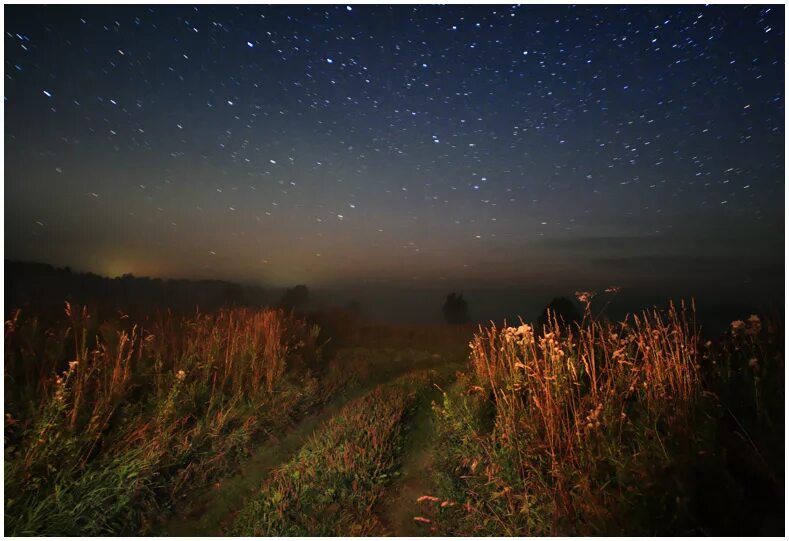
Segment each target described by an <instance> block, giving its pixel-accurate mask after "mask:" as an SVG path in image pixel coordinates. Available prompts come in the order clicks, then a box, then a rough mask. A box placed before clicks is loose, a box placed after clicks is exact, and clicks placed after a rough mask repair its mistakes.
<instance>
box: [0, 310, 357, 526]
mask: <svg viewBox="0 0 789 541" xmlns="http://www.w3.org/2000/svg"><path fill="white" fill-rule="evenodd" d="M65 316H66V317H65V319H64V320H63V321H62V322H61V323H60V324H59V325H56V326H53V327H51V328H46V329H45V328H44V325H42V324H41V323H40V322H39V320H38V319H37V318H35V317H30V316H26V315H24V314H22V313H21V312H19V311H17V312H15V313H14V314H13V315H12V317H11V318H10V319H9V320H8V321H7V322H6V326H5V366H4V370H5V391H6V394H5V396H6V401H5V412H6V416H5V459H6V460H5V474H6V485H5V491H6V492H5V493H6V500H5V504H6V505H5V524H6V533H7V534H11V535H31V534H37V535H47V534H58V535H98V534H120V533H134V534H137V533H141V532H145V531H149V528H150V526H151V525H152V523H151V520H152V518H153V517H154V516H156V515H157V514H159V513H160V512H161V511H166V510H167V509H168V508H169V507H170V506H171V505H172V503H173V501H174V500H175V499H176V498H177V497H178V496H179V495H181V494H182V493H183V492H184V490H187V489H190V488H194V487H197V486H202V485H205V484H206V483H208V482H209V481H210V480H211V479H212V478H214V477H216V476H217V475H218V474H220V473H221V472H224V471H226V470H227V469H229V468H231V467H233V466H234V465H235V464H236V463H237V461H238V459H239V458H240V456H242V455H244V454H245V453H247V452H248V451H249V448H250V446H251V444H252V442H253V440H254V438H256V437H257V436H259V435H261V434H264V433H266V432H270V431H273V430H275V429H276V428H277V427H283V426H284V425H285V424H288V423H290V422H291V421H292V419H294V418H296V417H299V416H301V415H303V414H305V413H306V412H307V411H308V410H310V409H311V408H313V407H314V406H315V405H317V404H319V403H321V402H323V401H325V400H327V399H328V397H330V396H331V395H332V394H333V393H335V392H336V391H337V390H338V389H339V387H340V386H341V385H343V380H344V377H345V376H344V374H343V373H342V372H341V371H339V370H327V367H326V366H324V365H323V363H321V362H320V346H319V344H318V329H317V328H315V327H313V326H309V325H307V324H306V323H305V321H303V320H301V319H299V318H296V317H293V316H292V315H290V314H287V313H284V312H282V311H281V310H249V309H227V310H222V311H220V312H218V313H215V314H196V315H195V316H193V317H175V316H172V315H169V314H167V313H164V314H159V315H157V316H156V317H152V318H150V319H148V320H146V321H145V322H144V323H145V325H140V324H135V323H133V322H131V321H129V318H128V317H127V316H124V315H119V317H118V318H117V319H115V320H114V321H102V322H98V321H95V320H94V319H93V318H92V317H91V315H90V314H89V313H88V311H87V310H86V309H81V308H77V307H72V306H70V305H68V304H67V305H66V310H65ZM320 375H323V376H324V377H323V378H322V381H321V383H320V384H319V383H318V379H317V377H318V376H320Z"/></svg>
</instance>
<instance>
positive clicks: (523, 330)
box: [515, 325, 532, 336]
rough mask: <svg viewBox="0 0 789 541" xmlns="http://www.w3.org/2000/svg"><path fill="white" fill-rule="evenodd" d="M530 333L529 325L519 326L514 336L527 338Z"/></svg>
mask: <svg viewBox="0 0 789 541" xmlns="http://www.w3.org/2000/svg"><path fill="white" fill-rule="evenodd" d="M531 333H532V328H531V325H521V326H520V327H518V330H517V331H515V334H517V335H519V336H529V335H530V334H531Z"/></svg>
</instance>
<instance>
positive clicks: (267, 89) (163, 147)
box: [4, 5, 785, 320]
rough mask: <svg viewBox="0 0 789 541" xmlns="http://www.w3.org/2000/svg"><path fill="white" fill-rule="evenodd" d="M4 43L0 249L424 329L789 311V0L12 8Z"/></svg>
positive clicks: (35, 258) (23, 257) (20, 255)
mask: <svg viewBox="0 0 789 541" xmlns="http://www.w3.org/2000/svg"><path fill="white" fill-rule="evenodd" d="M4 41H5V91H4V92H5V257H6V259H14V260H27V261H44V262H48V263H51V264H55V265H62V266H64V265H70V266H71V267H72V268H75V269H79V270H85V271H93V272H96V273H99V274H105V275H109V276H117V275H120V274H123V273H128V272H131V273H134V274H135V275H148V276H160V277H189V278H222V279H228V280H233V281H238V282H242V283H255V284H262V285H266V286H271V287H280V288H281V287H285V286H292V285H295V284H299V283H303V284H307V285H308V286H309V287H310V289H311V290H313V291H316V292H321V291H322V292H323V293H324V295H325V296H326V297H325V298H327V299H333V300H336V301H337V302H343V300H347V299H351V298H355V299H357V300H359V301H361V302H362V303H363V304H366V305H367V307H368V309H369V312H371V313H372V314H374V315H375V314H378V315H380V314H383V313H388V314H392V313H399V314H401V315H402V314H409V315H408V317H410V318H411V319H414V320H417V319H429V318H432V317H434V316H435V313H437V312H438V310H439V308H440V304H441V301H442V300H443V297H444V296H445V295H446V293H448V292H449V291H463V292H464V294H465V296H466V298H467V299H468V300H469V307H470V310H471V313H472V316H473V317H474V318H475V319H478V320H483V319H486V318H499V317H503V316H510V317H511V316H512V315H514V314H517V313H520V314H523V315H526V316H528V315H533V314H535V313H536V312H537V311H538V310H539V309H540V308H541V307H542V306H543V305H544V304H545V303H546V302H547V301H548V300H550V299H551V298H552V297H554V296H559V295H564V296H572V294H573V292H574V291H575V290H577V289H595V288H603V287H605V286H608V285H621V286H622V287H623V288H624V289H623V299H626V300H627V299H629V302H631V303H632V305H633V306H641V305H643V304H644V303H650V302H660V301H665V300H667V299H668V298H670V297H673V298H678V297H679V296H689V295H695V296H696V297H697V298H698V299H699V300H700V302H701V301H702V300H703V301H704V302H706V303H707V307H714V306H718V305H723V304H727V303H728V304H732V305H733V304H738V303H739V304H749V305H750V304H764V303H767V302H769V301H770V300H774V301H775V302H776V303H780V304H781V305H782V304H783V296H784V160H785V156H784V7H783V6H772V7H771V6H764V5H762V6H750V7H743V6H724V7H704V6H657V7H649V6H625V5H619V6H611V7H599V6H552V7H529V6H520V7H510V6H459V5H454V6H419V7H414V6H382V7H375V6H363V5H353V6H346V5H338V6H290V7H285V6H268V7H266V6H251V5H247V6H241V7H214V6H197V7H189V6H177V7H168V6H153V7H149V6H128V7H77V6H50V7H19V6H6V7H5V40H4ZM742 315H744V316H747V314H742ZM404 317H405V316H404Z"/></svg>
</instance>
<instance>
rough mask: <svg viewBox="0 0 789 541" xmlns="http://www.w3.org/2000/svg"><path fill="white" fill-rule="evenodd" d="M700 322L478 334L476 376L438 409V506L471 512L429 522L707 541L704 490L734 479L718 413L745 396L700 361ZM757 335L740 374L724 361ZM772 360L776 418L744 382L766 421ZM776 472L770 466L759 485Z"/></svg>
mask: <svg viewBox="0 0 789 541" xmlns="http://www.w3.org/2000/svg"><path fill="white" fill-rule="evenodd" d="M756 319H757V320H758V318H756ZM693 321H694V318H693V311H692V310H688V309H686V307H685V306H684V305H683V306H681V307H680V308H679V309H677V308H675V307H674V306H673V305H672V306H671V308H670V309H669V310H668V311H666V312H665V313H661V312H658V311H657V310H653V311H650V312H645V313H643V314H641V315H639V316H634V317H629V318H627V319H626V320H624V321H622V322H619V323H609V322H602V321H595V320H594V319H593V318H592V317H591V314H590V313H589V311H587V313H586V317H585V319H584V321H583V322H582V323H581V324H580V325H578V326H576V327H575V328H566V327H563V326H562V325H559V324H558V323H557V322H556V320H555V319H552V321H551V323H550V324H548V325H546V326H545V328H544V329H543V330H542V332H541V333H537V332H536V331H535V329H534V328H533V327H532V326H530V325H526V324H521V325H520V326H518V327H506V326H505V327H504V328H497V327H496V326H495V325H491V326H490V327H487V328H480V330H479V332H478V333H477V334H476V335H475V336H474V338H473V340H472V341H471V343H470V367H469V373H468V374H466V375H465V376H464V377H462V378H461V380H460V382H459V384H458V386H457V388H456V389H455V391H454V392H453V393H448V394H446V395H445V398H444V403H443V405H442V406H441V407H436V413H437V415H438V418H439V423H438V425H439V435H438V437H439V440H440V445H439V449H440V450H441V451H440V453H439V455H440V456H439V461H438V464H439V468H438V470H439V476H438V491H439V495H440V496H441V500H442V501H450V502H456V503H459V504H462V505H446V506H444V507H443V508H436V509H433V510H432V513H433V515H434V516H435V521H436V523H437V524H438V525H439V527H440V528H442V531H443V533H449V534H461V533H462V534H480V533H493V534H504V535H535V534H541V535H555V534H563V535H583V534H586V535H590V534H601V533H603V534H609V535H610V534H642V535H649V534H655V533H663V534H675V533H710V531H712V530H710V528H714V527H715V525H714V523H713V524H710V522H709V521H708V520H707V519H706V518H705V517H703V516H702V515H703V513H702V512H700V511H699V508H700V507H703V503H701V502H700V500H701V499H703V498H704V497H705V494H701V493H702V492H704V491H705V490H713V491H714V490H715V489H714V488H713V487H712V479H710V480H709V481H708V484H707V485H705V484H704V483H705V482H704V481H698V480H696V479H695V477H696V476H697V475H700V474H701V473H704V474H706V475H714V472H715V471H725V470H726V465H725V460H726V459H725V457H723V456H722V453H721V451H720V447H719V446H718V444H719V435H720V433H721V416H720V411H721V410H722V409H723V408H724V407H725V404H726V403H727V402H726V401H727V400H730V399H731V398H732V397H733V396H740V395H741V394H742V393H741V389H740V388H739V387H738V388H737V389H736V390H735V389H732V388H729V387H728V382H731V376H730V375H725V374H722V372H721V370H720V366H713V365H712V363H713V362H716V361H713V360H712V357H711V356H710V352H709V351H707V352H706V354H705V353H704V352H703V351H702V348H700V346H701V344H700V339H699V333H698V331H697V329H696V327H695V324H694V322H693ZM755 321H756V320H751V326H749V327H747V328H748V329H750V330H753V329H752V326H753V325H755V324H756V323H755ZM749 332H750V331H749ZM757 335H758V333H757V332H751V334H750V336H747V337H745V336H739V335H738V334H735V335H733V336H729V338H728V339H727V341H726V345H724V346H722V349H723V351H722V353H723V355H722V357H723V358H725V359H727V361H726V364H727V366H728V365H729V364H733V363H738V362H739V363H742V361H741V360H740V359H737V358H735V357H734V356H733V355H732V354H731V352H730V351H728V350H727V349H726V348H731V347H737V348H745V349H748V351H751V349H753V348H756V347H759V346H758V345H757V338H758V337H757ZM707 347H708V348H709V346H707ZM774 353H775V352H773V354H771V355H768V356H766V357H765V356H764V355H761V356H759V359H762V360H760V361H758V362H757V363H756V364H759V363H761V365H760V366H763V367H764V368H763V370H764V371H767V370H769V371H771V372H773V373H772V374H771V376H772V377H775V378H778V377H780V380H776V382H773V385H774V386H775V385H776V384H777V385H778V386H780V390H779V394H776V392H775V391H776V390H775V389H773V390H772V392H771V393H770V398H769V400H768V401H769V402H770V404H771V406H770V408H767V407H766V403H763V404H761V406H760V404H759V402H758V400H759V398H757V395H758V396H761V395H760V392H762V391H763V389H762V390H761V391H760V387H763V381H760V380H759V379H758V377H756V378H754V375H755V374H754V372H753V370H752V369H750V368H748V364H747V362H745V363H742V364H739V365H738V370H737V373H738V377H742V378H744V381H745V382H746V387H747V386H750V387H751V388H753V389H754V390H753V391H752V394H753V395H754V396H753V399H754V400H756V402H754V403H753V404H752V405H753V406H754V407H755V408H756V409H759V408H760V407H762V409H763V410H764V411H766V410H767V409H770V410H771V411H775V410H776V409H777V408H776V407H775V406H776V405H777V404H776V403H777V402H778V400H781V401H782V398H783V391H782V384H783V382H782V380H783V357H782V352H781V353H780V354H779V355H775V354H774ZM747 355H750V353H748V354H747ZM740 357H742V355H740ZM715 358H721V356H720V353H719V354H718V355H716V356H715ZM765 365H769V369H768V368H767V366H765ZM757 376H758V375H757ZM778 381H780V383H777V382H778ZM723 382H727V383H726V384H724V383H723ZM754 386H755V387H754ZM713 387H716V388H720V387H725V388H726V389H727V394H726V395H725V396H724V397H723V398H721V396H722V395H723V393H719V394H715V393H714V392H713ZM762 400H764V398H762ZM745 409H747V410H748V411H753V408H745ZM748 421H749V423H750V425H751V426H753V427H754V428H756V427H757V426H759V423H757V422H756V420H755V419H754V418H751V417H748ZM777 421H778V420H776V422H775V423H774V426H776V427H777V426H778V424H780V434H781V436H782V434H783V419H782V417H781V419H780V421H779V422H777ZM743 432H745V431H744V430H743ZM760 434H761V432H760ZM761 441H765V440H764V438H762V440H761ZM751 451H752V452H753V453H756V455H758V453H759V452H760V450H759V446H758V444H756V443H754V446H753V447H752V448H751ZM775 464H777V462H776V461H775V460H774V461H773V463H772V466H767V463H766V461H765V462H764V464H763V466H765V469H764V470H763V471H762V476H764V475H767V474H765V473H764V472H766V471H769V470H770V468H771V467H772V468H775ZM716 468H718V470H716ZM774 478H775V480H776V481H777V479H778V478H777V477H775V476H774ZM780 487H781V490H782V478H781V481H780ZM774 488H778V487H777V486H776V487H774Z"/></svg>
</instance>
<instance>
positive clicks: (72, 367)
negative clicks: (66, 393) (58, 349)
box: [68, 361, 79, 372]
mask: <svg viewBox="0 0 789 541" xmlns="http://www.w3.org/2000/svg"><path fill="white" fill-rule="evenodd" d="M78 366H79V361H69V363H68V369H69V370H70V371H72V372H73V371H74V370H76V369H77V367H78Z"/></svg>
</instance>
